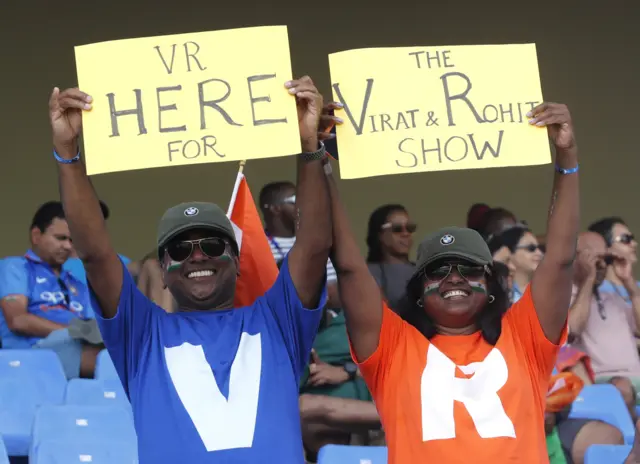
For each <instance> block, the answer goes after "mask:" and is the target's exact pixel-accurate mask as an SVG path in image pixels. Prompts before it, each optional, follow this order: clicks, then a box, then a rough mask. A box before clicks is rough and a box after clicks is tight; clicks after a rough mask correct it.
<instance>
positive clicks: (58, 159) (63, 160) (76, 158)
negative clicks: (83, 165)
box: [53, 150, 80, 164]
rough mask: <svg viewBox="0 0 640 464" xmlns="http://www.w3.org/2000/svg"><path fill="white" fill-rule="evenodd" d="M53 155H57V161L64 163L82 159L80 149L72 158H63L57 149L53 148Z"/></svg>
mask: <svg viewBox="0 0 640 464" xmlns="http://www.w3.org/2000/svg"><path fill="white" fill-rule="evenodd" d="M53 156H54V157H55V159H56V161H57V162H58V163H62V164H72V163H77V162H78V161H80V150H78V154H77V155H76V156H74V157H73V158H71V159H65V158H62V157H61V156H60V155H59V154H58V152H56V151H55V150H53Z"/></svg>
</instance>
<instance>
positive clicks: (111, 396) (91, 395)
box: [64, 379, 131, 409]
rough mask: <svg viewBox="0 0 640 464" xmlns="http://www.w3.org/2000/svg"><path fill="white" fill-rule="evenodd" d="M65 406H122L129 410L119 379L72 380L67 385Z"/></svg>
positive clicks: (127, 400) (129, 406)
mask: <svg viewBox="0 0 640 464" xmlns="http://www.w3.org/2000/svg"><path fill="white" fill-rule="evenodd" d="M64 402H65V404H75V405H79V406H122V407H124V408H127V409H130V408H131V405H130V403H129V399H128V398H127V395H126V394H125V392H124V389H123V388H122V384H121V383H120V380H119V379H115V380H114V379H107V380H93V379H72V380H70V381H69V384H68V385H67V394H66V395H65V399H64Z"/></svg>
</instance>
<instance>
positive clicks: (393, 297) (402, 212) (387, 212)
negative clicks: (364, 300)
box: [367, 204, 416, 309]
mask: <svg viewBox="0 0 640 464" xmlns="http://www.w3.org/2000/svg"><path fill="white" fill-rule="evenodd" d="M415 231H416V225H415V223H413V222H411V219H410V218H409V213H408V212H407V210H406V209H405V207H404V206H402V205H398V204H390V205H383V206H380V207H379V208H377V209H376V210H375V211H373V213H371V216H369V224H368V227H367V247H368V248H369V251H368V253H367V265H368V266H369V271H370V272H371V275H372V276H373V277H374V278H375V279H376V282H378V285H379V286H380V289H381V290H382V295H383V296H384V298H385V300H386V301H387V304H388V305H389V307H390V308H392V309H396V308H397V306H398V304H399V302H400V300H401V298H402V296H403V295H404V290H405V287H406V285H407V282H408V281H409V279H410V278H411V276H412V275H413V271H414V264H413V263H412V262H411V261H410V260H409V252H410V251H411V247H412V245H413V233H414V232H415Z"/></svg>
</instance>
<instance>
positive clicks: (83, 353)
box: [0, 201, 98, 378]
mask: <svg viewBox="0 0 640 464" xmlns="http://www.w3.org/2000/svg"><path fill="white" fill-rule="evenodd" d="M30 239H31V249H30V250H29V251H27V253H26V254H25V255H24V256H23V257H18V256H12V257H9V258H5V259H3V260H2V261H0V307H1V308H2V317H0V337H2V345H3V347H4V348H12V349H17V348H31V347H33V348H48V349H53V350H54V351H56V352H57V353H58V356H59V357H60V360H61V361H62V364H63V367H64V370H65V373H66V374H67V377H69V378H73V377H78V375H79V374H83V375H85V376H90V375H92V374H93V368H94V365H95V358H96V355H97V351H98V350H95V349H93V347H90V346H85V345H83V344H82V343H81V342H80V341H78V340H74V339H71V338H70V337H69V334H68V331H67V330H66V327H67V326H68V325H69V323H71V321H73V320H74V319H78V318H81V319H84V318H86V317H87V314H88V308H89V291H88V289H87V287H86V285H85V284H83V283H82V282H80V281H79V280H78V279H76V278H75V277H74V276H73V275H71V274H70V273H69V272H67V271H64V270H63V269H62V266H63V265H64V263H65V261H66V260H67V258H68V257H69V254H70V253H71V249H72V246H71V238H70V235H69V227H68V225H67V221H66V220H65V217H64V211H63V209H62V204H61V203H60V202H59V201H51V202H48V203H45V204H43V205H42V206H41V207H40V208H39V209H38V211H37V212H36V213H35V215H34V217H33V221H32V223H31V235H30Z"/></svg>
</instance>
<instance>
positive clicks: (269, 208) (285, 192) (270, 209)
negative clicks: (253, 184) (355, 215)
mask: <svg viewBox="0 0 640 464" xmlns="http://www.w3.org/2000/svg"><path fill="white" fill-rule="evenodd" d="M258 201H259V202H260V209H261V210H262V216H263V218H264V223H265V234H266V235H267V240H269V246H270V247H271V253H272V254H273V258H274V259H275V261H276V263H279V262H281V261H282V260H283V259H284V258H285V256H286V255H287V253H289V250H291V248H292V247H293V244H294V243H295V241H296V206H295V205H296V186H295V184H293V183H292V182H288V181H277V182H271V183H269V184H266V185H265V186H264V187H262V190H260V195H259V199H258ZM334 280H336V270H335V269H334V268H333V265H332V264H331V260H329V261H327V281H328V282H331V281H334Z"/></svg>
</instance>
